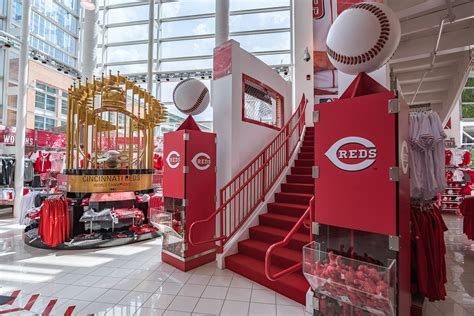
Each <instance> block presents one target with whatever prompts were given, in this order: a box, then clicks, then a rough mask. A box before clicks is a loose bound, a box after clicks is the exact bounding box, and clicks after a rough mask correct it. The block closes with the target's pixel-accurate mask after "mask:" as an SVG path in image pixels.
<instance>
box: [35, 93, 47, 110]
mask: <svg viewBox="0 0 474 316" xmlns="http://www.w3.org/2000/svg"><path fill="white" fill-rule="evenodd" d="M45 103H46V95H45V94H44V93H41V92H36V97H35V107H36V108H37V109H42V110H44V109H45Z"/></svg>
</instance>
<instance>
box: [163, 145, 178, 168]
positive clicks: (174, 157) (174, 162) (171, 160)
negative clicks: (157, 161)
mask: <svg viewBox="0 0 474 316" xmlns="http://www.w3.org/2000/svg"><path fill="white" fill-rule="evenodd" d="M180 161H181V157H180V155H179V153H178V152H176V151H174V150H173V151H172V152H170V153H169V154H168V157H166V162H167V163H168V166H169V167H170V168H171V169H176V168H178V166H179V163H180Z"/></svg>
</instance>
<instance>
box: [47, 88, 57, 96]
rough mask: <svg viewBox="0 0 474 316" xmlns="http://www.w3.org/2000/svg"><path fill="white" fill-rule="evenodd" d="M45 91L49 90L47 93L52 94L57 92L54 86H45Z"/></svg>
mask: <svg viewBox="0 0 474 316" xmlns="http://www.w3.org/2000/svg"><path fill="white" fill-rule="evenodd" d="M46 91H47V92H49V93H52V94H56V93H57V90H56V88H52V87H48V86H47V87H46Z"/></svg>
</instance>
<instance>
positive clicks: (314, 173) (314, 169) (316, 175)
mask: <svg viewBox="0 0 474 316" xmlns="http://www.w3.org/2000/svg"><path fill="white" fill-rule="evenodd" d="M311 175H312V176H313V179H319V166H313V167H312V168H311Z"/></svg>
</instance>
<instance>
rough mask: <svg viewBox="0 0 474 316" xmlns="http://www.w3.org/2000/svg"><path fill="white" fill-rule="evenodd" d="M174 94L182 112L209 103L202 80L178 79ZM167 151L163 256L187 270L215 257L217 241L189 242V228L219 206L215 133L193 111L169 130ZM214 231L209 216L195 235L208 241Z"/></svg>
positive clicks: (164, 180)
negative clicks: (177, 125)
mask: <svg viewBox="0 0 474 316" xmlns="http://www.w3.org/2000/svg"><path fill="white" fill-rule="evenodd" d="M173 99H174V102H175V105H176V107H177V108H178V109H179V110H180V111H182V112H183V113H186V114H198V113H201V112H202V111H204V110H205V109H206V107H207V105H208V103H209V91H208V90H207V88H206V87H205V86H204V84H202V83H201V82H200V81H198V80H195V79H187V80H184V81H182V82H181V83H180V84H178V86H177V87H176V89H175V91H174V93H173ZM163 155H164V160H165V162H164V167H163V205H164V209H163V211H164V214H162V216H160V218H161V219H162V220H163V225H160V227H162V228H163V230H164V231H165V233H164V235H163V236H164V237H163V248H162V249H163V250H162V251H163V252H162V260H163V261H164V262H166V263H168V264H171V265H173V266H175V267H176V268H178V269H180V270H182V271H188V270H190V269H193V268H195V267H198V266H200V265H203V264H205V263H208V262H211V261H214V260H215V257H216V252H215V245H214V244H213V243H206V244H203V245H191V244H190V243H189V239H190V237H189V227H190V226H191V225H192V224H193V223H194V222H196V221H197V220H199V219H202V218H207V217H208V216H209V215H210V214H211V213H212V212H214V211H215V209H216V206H215V205H216V204H215V203H216V200H215V199H216V134H214V133H206V132H202V131H201V130H200V128H199V126H198V124H197V123H196V122H195V121H194V119H193V117H192V116H188V118H187V119H186V120H185V121H184V122H183V123H182V124H181V126H180V127H179V128H178V129H177V130H176V131H175V132H170V133H166V134H165V135H164V145H163ZM214 231H215V221H214V220H210V221H209V222H207V223H204V224H202V225H200V226H199V230H197V231H195V232H194V234H196V235H199V236H198V237H199V239H200V240H209V239H212V238H213V235H214Z"/></svg>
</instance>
